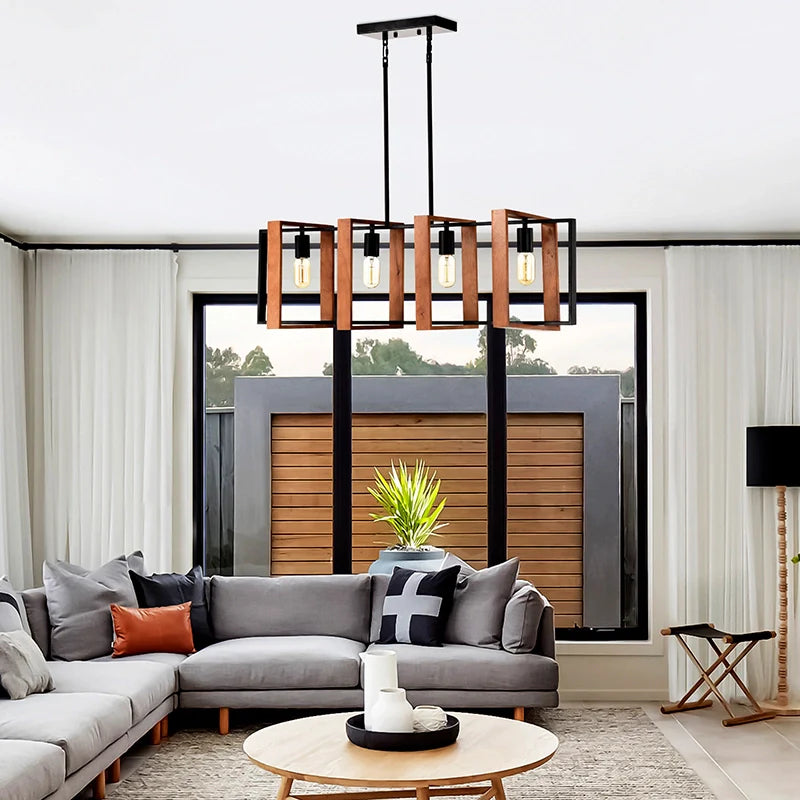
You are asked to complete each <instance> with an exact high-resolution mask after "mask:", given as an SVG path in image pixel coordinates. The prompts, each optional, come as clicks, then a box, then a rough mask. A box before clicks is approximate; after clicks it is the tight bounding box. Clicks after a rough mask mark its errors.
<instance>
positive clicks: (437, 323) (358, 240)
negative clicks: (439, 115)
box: [257, 16, 577, 330]
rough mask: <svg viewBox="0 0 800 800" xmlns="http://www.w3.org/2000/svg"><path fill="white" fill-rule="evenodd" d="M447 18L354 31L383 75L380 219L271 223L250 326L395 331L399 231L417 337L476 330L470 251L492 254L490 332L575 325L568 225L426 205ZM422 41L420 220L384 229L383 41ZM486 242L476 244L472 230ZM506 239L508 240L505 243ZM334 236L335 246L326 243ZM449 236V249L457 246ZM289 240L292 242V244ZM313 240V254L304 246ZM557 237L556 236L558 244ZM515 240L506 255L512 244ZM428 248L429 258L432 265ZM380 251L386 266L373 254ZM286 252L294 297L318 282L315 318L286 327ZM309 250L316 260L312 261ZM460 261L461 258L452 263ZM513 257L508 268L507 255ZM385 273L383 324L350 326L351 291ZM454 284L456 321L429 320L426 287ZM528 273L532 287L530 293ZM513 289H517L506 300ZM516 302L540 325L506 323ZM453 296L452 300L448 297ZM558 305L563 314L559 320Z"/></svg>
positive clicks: (263, 240) (400, 296)
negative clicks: (424, 143) (368, 43)
mask: <svg viewBox="0 0 800 800" xmlns="http://www.w3.org/2000/svg"><path fill="white" fill-rule="evenodd" d="M456 30H457V24H456V22H455V21H454V20H450V19H446V18H444V17H439V16H426V17H413V18H409V19H397V20H388V21H385V22H370V23H365V24H361V25H358V26H357V27H356V32H357V33H358V34H359V35H362V36H369V37H371V38H374V39H378V40H379V41H381V43H382V50H381V62H382V72H383V170H384V218H383V219H382V220H377V219H368V218H367V219H364V218H354V217H346V218H342V219H339V220H338V221H337V224H336V225H335V226H334V225H332V224H319V223H316V224H312V223H301V222H285V221H280V220H279V221H271V222H269V223H267V227H266V228H265V229H262V230H261V231H259V238H258V243H259V248H258V303H257V321H258V322H259V323H260V324H264V323H266V325H267V327H268V328H298V327H303V328H308V327H335V328H337V329H338V330H352V329H358V328H398V327H402V326H403V324H404V282H405V247H406V235H405V232H406V230H411V231H412V232H413V247H414V288H415V293H414V299H415V305H416V327H417V330H442V329H448V328H475V327H477V326H478V319H479V313H478V305H479V292H478V250H479V248H480V247H483V246H489V245H490V246H491V270H492V289H491V298H490V303H491V309H492V314H491V319H492V324H493V325H494V326H495V327H498V328H534V329H538V330H559V328H560V327H561V326H562V325H575V324H576V322H577V314H576V310H577V294H576V281H577V275H576V261H577V232H576V224H575V219H574V218H571V217H564V218H553V217H546V216H542V215H540V214H533V213H527V212H522V211H513V210H511V209H507V208H503V209H495V210H493V211H492V212H491V219H490V220H489V221H478V220H473V219H464V218H460V217H450V216H442V215H437V214H435V213H434V203H433V88H432V87H433V80H432V68H433V37H434V36H435V35H437V34H441V33H449V32H455V31H456ZM423 35H424V36H425V40H426V51H425V61H426V67H427V70H426V71H427V140H428V213H427V214H421V215H417V216H415V217H414V221H413V223H410V224H409V223H403V222H391V221H390V215H389V201H390V192H389V42H390V41H391V40H394V39H398V38H411V37H419V36H423ZM480 230H486V231H487V232H489V233H490V235H491V239H490V241H489V240H488V238H487V239H486V240H481V241H480V242H479V231H480ZM512 233H513V235H512ZM334 234H335V237H336V241H335V242H334ZM456 234H457V235H458V247H457V242H456ZM292 237H293V238H292ZM312 237H313V239H314V241H313V247H312ZM562 237H563V238H562ZM512 241H513V242H514V252H513V253H512V249H511V242H512ZM433 242H436V252H435V255H436V256H437V258H436V262H435V266H434V260H433V255H434V251H433ZM386 243H388V259H387V257H386V255H385V253H384V254H383V255H382V253H381V250H382V248H383V247H384V246H385V244H386ZM357 247H358V248H362V252H363V261H361V269H360V270H359V269H357V268H356V267H355V266H354V265H355V264H356V263H357V262H355V261H354V251H355V250H356V248H357ZM559 248H563V249H566V254H567V269H566V277H567V286H566V291H565V292H564V293H563V294H562V291H561V288H560V270H559ZM284 249H288V250H289V251H290V252H293V253H294V262H293V270H292V275H293V281H294V286H295V287H296V288H297V289H300V290H303V289H307V288H309V287H310V286H311V284H312V283H313V282H314V275H315V274H316V276H317V279H318V282H319V298H320V302H319V319H318V320H311V321H301V320H290V319H285V318H284V315H283V306H284V302H283V280H284V269H283V251H284ZM312 252H313V253H315V254H316V253H317V252H318V256H316V257H315V256H312ZM457 253H460V258H459V256H458V255H457ZM512 255H513V256H515V258H514V265H513V268H510V267H509V258H510V256H512ZM383 272H387V273H388V283H389V311H388V315H387V317H386V318H385V319H383V320H370V321H367V322H359V321H356V320H354V319H353V294H354V284H356V283H357V282H359V281H360V283H361V284H362V287H363V290H365V291H366V292H369V291H371V290H375V289H377V288H378V286H379V285H380V283H381V277H382V273H383ZM459 272H460V277H461V293H460V294H461V299H462V316H461V319H460V320H456V321H452V320H438V319H435V318H434V315H433V311H434V302H433V300H434V279H435V281H436V284H437V285H438V287H440V288H441V289H450V288H452V287H453V286H455V285H456V284H457V282H458V276H459ZM537 272H539V274H540V275H541V283H540V286H541V289H540V290H538V291H537V290H534V289H533V288H532V287H533V284H534V282H535V280H536V276H537ZM512 282H513V283H514V284H516V286H515V287H514V288H515V291H514V292H512V290H511V287H512ZM515 296H516V300H517V301H518V302H519V304H520V305H533V306H534V307H537V308H538V307H541V309H542V312H541V317H540V318H537V317H536V315H534V318H532V319H523V320H520V319H518V316H519V315H517V314H515V316H514V317H512V315H511V306H512V304H513V303H514V302H515ZM455 297H458V295H457V294H456V295H455ZM562 306H565V307H566V316H563V317H562Z"/></svg>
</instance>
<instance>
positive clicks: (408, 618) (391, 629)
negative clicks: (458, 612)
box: [379, 567, 458, 647]
mask: <svg viewBox="0 0 800 800" xmlns="http://www.w3.org/2000/svg"><path fill="white" fill-rule="evenodd" d="M457 580H458V567H450V568H448V569H443V570H440V571H439V572H418V571H416V570H411V569H405V568H404V567H395V568H394V571H393V572H392V577H391V578H390V579H389V588H388V589H387V590H386V597H384V598H383V618H382V619H381V638H380V639H379V641H380V642H381V643H383V644H394V643H396V642H402V643H405V644H409V643H411V644H421V645H426V646H428V647H439V646H441V644H442V637H443V636H444V627H445V625H446V623H447V618H448V617H449V616H450V611H451V609H452V607H453V594H454V593H455V590H456V581H457Z"/></svg>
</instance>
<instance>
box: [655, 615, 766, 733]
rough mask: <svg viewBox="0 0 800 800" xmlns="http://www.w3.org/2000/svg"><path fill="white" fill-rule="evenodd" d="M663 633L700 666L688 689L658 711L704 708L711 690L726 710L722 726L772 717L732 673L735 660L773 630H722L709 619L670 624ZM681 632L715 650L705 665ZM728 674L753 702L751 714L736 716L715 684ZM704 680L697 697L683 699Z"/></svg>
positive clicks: (667, 712)
mask: <svg viewBox="0 0 800 800" xmlns="http://www.w3.org/2000/svg"><path fill="white" fill-rule="evenodd" d="M661 634H662V635H663V636H674V637H675V638H676V639H677V640H678V642H680V644H681V647H683V649H684V650H685V651H686V654H687V655H688V656H689V658H690V659H691V661H692V662H694V665H695V666H696V667H697V669H698V670H700V679H699V680H698V681H697V683H695V685H694V686H692V688H691V689H689V691H688V692H686V694H685V695H684V696H683V697H682V698H681V699H680V700H679V701H678V702H677V703H674V704H672V705H667V706H661V713H662V714H675V713H677V712H678V711H692V710H694V709H697V708H708V707H709V706H710V705H712V701H711V700H709V699H708V696H709V695H710V694H711V693H712V692H713V693H714V694H715V695H716V697H717V699H718V700H719V701H720V703H722V705H723V707H724V708H725V710H726V711H727V712H728V717H727V718H726V719H723V720H722V724H723V725H725V726H726V727H727V726H729V725H743V724H744V723H746V722H758V721H759V720H762V719H772V718H773V717H774V716H775V713H774V712H772V711H764V710H763V709H762V708H761V706H759V704H758V703H757V702H756V699H755V698H754V697H753V695H752V694H750V691H749V690H748V688H747V687H746V686H745V685H744V681H743V680H742V679H741V678H740V677H739V676H738V675H737V674H736V671H735V667H736V666H737V665H738V664H739V662H740V661H741V660H742V659H743V658H744V657H745V656H746V655H747V654H748V653H749V652H750V651H751V650H752V649H753V648H754V647H755V646H756V645H757V644H758V643H759V642H761V641H764V640H765V639H774V638H775V631H756V632H754V633H725V631H720V630H717V629H716V628H715V627H714V626H713V625H712V624H711V623H710V622H703V623H699V624H697V625H679V626H677V627H674V628H664V629H663V630H662V631H661ZM684 636H694V637H697V638H698V639H705V640H706V641H707V642H708V644H709V646H710V647H711V649H712V650H713V651H714V652H715V653H716V654H717V658H716V660H715V661H714V663H713V664H711V666H710V667H708V668H707V669H706V668H705V667H703V665H702V664H701V663H700V660H699V659H698V658H697V656H696V655H695V654H694V653H693V652H692V651H691V648H690V647H689V645H688V644H687V643H686V641H685V640H684V638H683V637H684ZM715 639H722V641H723V642H724V643H725V644H726V645H727V647H726V648H725V650H724V651H722V650H720V649H719V647H718V646H717V644H716V642H715V641H714V640H715ZM745 642H746V643H747V645H746V647H745V648H744V649H743V650H740V651H739V653H738V655H737V656H736V657H735V658H734V659H733V660H732V661H731V662H729V661H728V657H729V656H731V655H732V654H733V651H734V650H735V649H736V647H737V645H739V644H743V643H745ZM720 666H723V667H724V668H725V669H724V670H723V672H722V674H721V675H720V676H719V678H717V679H716V680H715V679H714V678H712V675H713V673H714V671H715V670H716V669H717V667H720ZM728 675H730V676H731V678H733V680H734V681H736V684H737V686H738V687H739V688H740V689H741V690H742V691H743V692H744V693H745V695H746V697H747V699H748V700H749V701H750V703H751V705H752V706H753V709H754V713H753V714H745V715H742V716H739V717H737V716H736V715H735V714H734V713H733V710H732V709H731V707H730V704H729V703H728V701H727V700H726V699H725V698H724V697H723V696H722V694H721V693H720V691H719V688H718V687H719V685H720V683H722V681H723V680H725V678H727V677H728ZM704 683H705V685H706V687H707V688H706V691H705V692H704V693H703V695H702V697H701V698H700V699H699V700H695V701H693V702H691V703H690V702H687V701H688V700H689V698H690V697H691V696H692V695H693V694H694V693H695V692H696V691H697V690H698V689H699V688H700V687H701V686H702V685H703V684H704Z"/></svg>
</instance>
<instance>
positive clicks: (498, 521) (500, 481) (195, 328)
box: [192, 291, 650, 642]
mask: <svg viewBox="0 0 800 800" xmlns="http://www.w3.org/2000/svg"><path fill="white" fill-rule="evenodd" d="M490 297H491V296H490V295H488V294H486V293H481V294H480V295H479V299H480V300H482V301H486V309H487V317H488V318H487V319H482V320H479V323H480V324H487V325H488V333H487V370H486V391H487V445H488V453H487V462H488V464H489V465H490V466H493V468H492V469H490V474H492V475H493V476H494V478H493V479H492V480H490V481H489V483H488V485H487V504H488V507H489V526H488V531H489V532H488V534H487V553H488V556H489V563H490V564H493V563H499V561H502V560H503V559H504V558H505V557H506V552H507V542H506V540H507V536H506V523H507V514H506V485H507V479H506V470H507V459H506V452H507V424H506V394H507V376H506V362H505V332H504V331H503V329H496V328H493V327H492V326H491V302H489V301H490ZM405 299H406V300H407V301H413V300H414V295H413V294H406V295H405ZM433 299H434V301H460V300H461V296H460V295H459V294H456V293H448V294H436V295H434V297H433ZM353 300H354V302H358V301H360V300H363V301H386V300H388V295H386V294H369V295H363V294H361V295H355V296H354V298H353ZM566 300H567V296H566V295H563V296H562V302H566ZM256 301H257V298H256V294H255V292H253V293H246V294H245V293H208V294H204V293H195V294H193V298H192V304H193V308H192V350H193V353H192V361H193V366H192V409H193V413H192V420H193V437H192V438H193V458H192V463H193V475H192V486H193V489H192V491H193V501H192V508H193V521H192V527H193V544H192V555H193V559H194V563H195V564H201V565H203V567H204V568H205V563H206V548H205V469H206V452H205V412H206V409H205V376H206V351H205V348H206V328H205V310H206V308H207V307H208V306H213V305H228V306H230V305H242V306H253V307H254V308H255V306H256ZM284 301H285V302H286V304H287V305H292V304H294V305H315V304H319V295H315V294H311V293H296V294H287V295H285V296H284ZM512 302H518V303H525V302H532V303H535V302H541V294H534V293H516V292H515V293H514V295H513V301H512ZM577 302H578V305H579V306H580V305H582V304H583V305H632V306H633V307H634V363H633V366H634V379H635V383H634V398H635V403H636V408H635V410H636V417H635V418H636V444H635V464H636V523H637V532H636V533H637V535H636V541H637V553H636V568H637V591H636V602H637V612H638V613H637V625H635V626H632V627H627V628H623V627H619V628H559V629H557V631H556V634H557V639H558V640H559V641H584V642H598V641H602V642H605V641H614V640H623V641H638V640H646V639H647V638H648V636H649V612H650V609H649V607H648V599H649V584H650V576H649V575H648V571H647V566H648V502H647V500H648V486H649V463H648V456H649V454H648V425H649V422H648V415H647V406H648V393H647V378H648V368H649V365H648V325H647V292H644V291H631V292H578V293H577ZM406 324H409V325H411V324H414V321H413V320H407V321H406ZM397 330H398V331H401V330H402V328H401V327H398V328H397ZM331 335H332V350H333V362H334V369H333V375H332V382H333V397H334V404H335V405H336V406H337V407H338V410H339V411H340V412H341V413H340V415H339V422H338V440H339V441H342V440H344V439H347V438H349V437H348V432H349V430H350V426H349V424H348V420H349V417H350V413H351V409H352V376H351V370H350V369H349V368H348V367H347V365H346V366H345V367H344V368H340V369H339V370H337V369H336V366H335V365H336V364H337V363H339V364H342V363H344V362H343V360H342V359H347V360H348V364H349V358H350V354H351V331H337V330H332V332H331ZM337 354H338V358H337ZM337 375H338V379H337ZM336 410H337V409H336V408H334V415H336ZM334 427H335V428H336V427H337V422H336V416H334ZM335 434H336V431H335ZM343 450H348V448H339V453H338V456H339V458H338V459H337V450H336V448H334V475H335V476H336V474H337V460H338V462H339V463H338V473H339V475H340V476H342V477H343V478H344V479H342V478H340V479H339V482H338V485H337V481H336V478H335V479H334V501H336V498H337V496H338V497H340V498H344V497H347V498H348V500H347V502H346V503H344V502H339V503H336V502H334V527H333V572H334V573H339V574H341V573H349V572H350V571H351V565H352V535H351V531H352V525H351V524H350V520H351V516H352V509H351V508H350V503H349V498H350V495H351V489H352V447H351V448H349V452H347V453H344V457H342V451H343ZM336 506H340V513H339V514H337V512H336ZM620 525H622V520H620ZM619 579H620V582H621V585H622V586H623V587H624V559H620V576H619ZM623 594H624V593H623ZM622 602H623V604H624V597H623V600H622ZM621 613H624V605H623V607H622V608H621Z"/></svg>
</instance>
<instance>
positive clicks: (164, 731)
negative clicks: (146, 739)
mask: <svg viewBox="0 0 800 800" xmlns="http://www.w3.org/2000/svg"><path fill="white" fill-rule="evenodd" d="M161 738H162V739H168V738H169V714H167V716H166V717H164V719H162V720H161Z"/></svg>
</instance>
